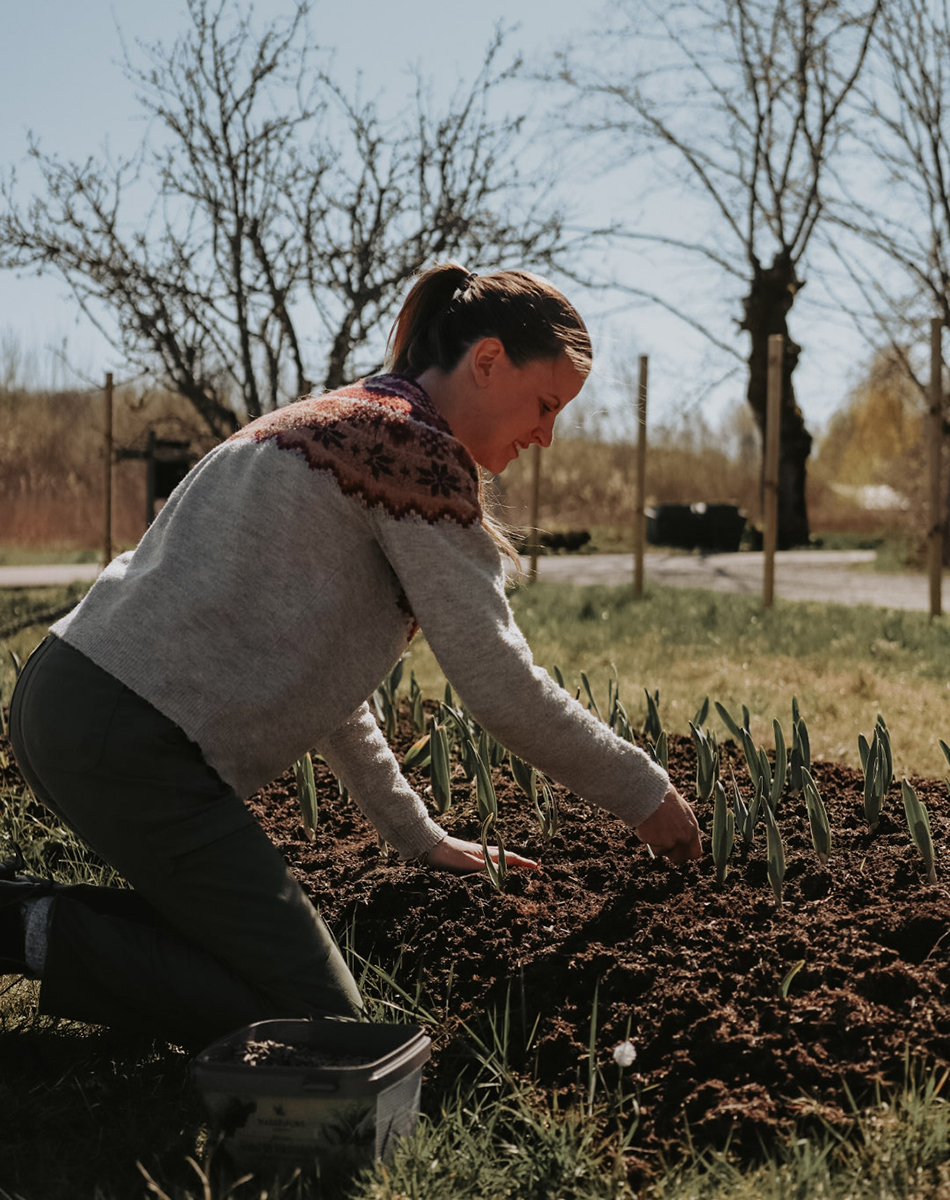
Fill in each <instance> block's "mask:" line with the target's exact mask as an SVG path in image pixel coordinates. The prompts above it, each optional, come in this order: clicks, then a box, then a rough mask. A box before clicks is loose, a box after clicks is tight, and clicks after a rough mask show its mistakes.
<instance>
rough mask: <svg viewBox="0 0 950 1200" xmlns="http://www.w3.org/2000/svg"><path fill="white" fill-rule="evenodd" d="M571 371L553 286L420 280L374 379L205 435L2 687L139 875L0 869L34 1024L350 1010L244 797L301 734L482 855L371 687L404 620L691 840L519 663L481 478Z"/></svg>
mask: <svg viewBox="0 0 950 1200" xmlns="http://www.w3.org/2000/svg"><path fill="white" fill-rule="evenodd" d="M590 362H591V348H590V340H589V337H588V334H587V330H586V329H585V327H584V324H583V322H582V321H581V318H580V316H579V315H578V314H577V312H576V311H575V309H574V308H573V307H572V306H571V305H570V304H569V303H568V301H567V300H566V299H565V298H564V297H563V296H562V295H561V294H560V292H558V291H557V290H556V289H555V288H553V287H552V286H551V285H550V284H549V283H547V282H546V281H545V280H543V279H540V278H538V277H536V276H533V275H530V274H527V273H525V272H521V271H499V272H497V273H494V274H491V275H486V276H481V277H479V276H476V275H474V274H472V273H470V272H468V271H466V270H465V269H464V268H463V267H459V266H457V265H455V264H445V265H441V266H437V267H434V268H433V269H431V270H430V271H428V272H426V273H425V274H423V275H422V276H421V277H420V278H419V279H418V280H417V282H416V283H415V285H414V287H413V288H412V289H411V291H410V293H409V295H408V297H407V299H406V302H405V304H404V306H403V309H402V311H401V313H400V315H399V317H398V318H397V321H396V324H395V326H394V329H393V337H392V343H391V353H390V362H389V373H387V374H383V375H379V376H376V377H374V378H370V379H364V380H362V381H360V382H358V383H355V384H353V385H351V386H349V387H344V388H340V389H339V390H337V391H335V392H331V393H329V394H327V395H324V396H319V397H308V398H305V399H303V400H300V401H298V402H296V403H294V404H290V405H288V406H286V407H285V408H281V409H278V410H277V411H276V412H273V413H270V414H268V415H266V416H263V417H261V418H259V419H258V420H256V421H253V422H252V423H251V424H249V425H247V426H246V427H245V428H243V429H241V430H240V431H239V432H238V433H236V434H234V436H233V437H231V438H229V439H228V440H227V441H225V442H224V443H222V444H221V445H220V446H218V447H216V448H215V449H214V450H213V451H211V453H210V454H208V455H207V456H206V457H205V458H204V459H202V460H201V462H199V463H198V464H197V465H196V466H195V467H194V468H193V470H192V471H191V472H190V473H189V474H188V476H187V477H186V478H185V480H184V481H183V482H182V483H181V484H180V485H179V486H178V488H177V489H176V490H175V492H174V493H173V495H172V496H171V497H170V499H169V500H168V502H167V503H166V504H165V506H164V507H163V508H162V510H161V512H160V513H159V515H158V516H157V518H156V519H155V521H154V523H153V524H152V526H151V527H150V528H149V530H148V532H147V533H146V534H145V536H144V537H143V538H142V541H141V542H140V543H139V545H138V547H137V548H136V549H135V550H134V551H132V552H130V553H128V554H124V555H122V556H121V557H120V558H118V559H116V560H115V561H114V562H112V563H110V564H109V566H108V567H107V568H106V569H105V570H104V571H103V572H102V574H101V575H100V576H99V578H98V580H97V581H96V583H95V584H94V586H93V587H92V589H91V590H90V591H89V593H88V594H87V595H86V597H85V598H84V599H83V600H82V601H81V603H80V604H79V605H78V606H77V607H76V608H75V609H74V610H73V611H72V612H71V613H69V614H68V615H67V616H66V617H64V618H63V619H62V620H61V621H59V622H58V623H57V624H55V625H54V626H53V627H52V629H51V632H50V634H49V636H48V637H47V638H46V640H45V641H44V642H43V643H42V644H41V646H40V647H39V648H38V649H37V650H36V651H35V652H34V654H33V655H32V656H31V657H30V659H29V661H28V663H27V665H26V667H25V669H24V671H23V672H22V675H21V677H20V680H19V682H18V685H17V688H16V691H15V693H14V697H13V702H12V706H11V720H10V735H11V740H12V743H13V747H14V752H15V754H16V757H17V761H18V763H19V765H20V768H21V770H22V772H23V775H24V777H25V779H26V780H27V782H28V783H29V785H30V787H31V788H32V789H33V791H34V792H35V793H36V795H37V797H39V798H40V799H41V800H42V801H43V802H44V803H45V804H46V805H48V806H49V808H50V809H52V810H53V811H54V812H55V813H57V814H58V815H59V817H60V818H61V819H62V820H63V821H65V822H66V823H67V824H68V825H69V826H71V827H72V828H73V829H74V830H75V831H76V833H77V834H78V835H79V836H80V837H81V838H82V839H83V840H84V841H86V842H87V843H88V844H89V845H90V846H91V847H92V848H93V849H94V850H95V851H96V852H97V853H98V854H99V855H100V856H101V857H102V858H103V859H104V860H105V861H106V862H108V863H111V864H112V866H114V867H115V868H116V870H117V871H119V872H120V873H121V874H122V876H124V878H125V879H126V880H127V881H128V882H129V884H130V885H131V890H128V889H118V888H103V887H92V886H87V885H71V886H59V885H54V884H52V883H51V882H49V881H44V880H36V879H32V878H30V877H27V876H23V875H17V874H16V872H15V867H14V866H13V865H12V864H5V865H4V866H3V867H0V876H2V878H0V970H4V971H7V972H11V971H16V972H22V973H26V974H31V975H33V976H35V977H40V978H41V979H42V985H41V989H40V1007H41V1010H42V1011H44V1012H48V1013H54V1014H59V1015H61V1016H67V1017H73V1018H77V1019H80V1020H85V1021H90V1022H95V1023H101V1024H112V1025H116V1026H120V1027H125V1028H136V1029H142V1030H145V1031H149V1032H151V1033H154V1034H156V1035H161V1036H164V1037H166V1038H168V1039H169V1040H171V1041H175V1042H179V1043H181V1044H183V1045H199V1046H200V1045H203V1044H205V1043H207V1042H209V1041H211V1040H213V1039H214V1038H217V1037H219V1036H221V1035H222V1034H224V1033H226V1032H229V1031H230V1030H232V1029H236V1028H238V1027H240V1026H243V1025H246V1024H249V1023H251V1022H253V1021H257V1020H262V1019H266V1018H268V1017H288V1018H290V1017H300V1016H306V1015H340V1016H356V1015H358V1014H359V1012H360V996H359V993H358V990H357V987H356V984H355V981H354V980H353V978H352V976H351V975H350V973H349V971H348V970H347V968H346V966H345V964H344V962H343V959H342V957H341V955H340V953H339V951H338V950H337V949H336V947H335V945H334V943H333V941H332V939H331V937H330V935H329V932H328V931H327V929H326V928H325V926H324V924H323V922H322V920H321V918H320V917H319V916H318V914H317V912H316V910H315V909H314V907H313V906H312V904H311V903H310V901H309V900H308V899H307V897H306V896H305V895H304V893H303V891H302V890H301V888H300V887H299V886H298V884H297V883H296V882H295V880H294V878H293V876H292V875H291V873H290V871H289V870H288V867H287V865H286V863H285V862H284V860H283V858H282V857H281V855H280V854H279V853H278V851H277V850H276V849H275V847H274V846H273V845H272V844H271V843H270V841H269V840H268V839H267V837H266V835H265V834H264V832H263V830H262V829H261V828H260V826H259V825H258V824H257V823H256V821H255V819H254V817H253V816H252V814H251V813H250V812H249V810H248V809H247V808H246V807H245V805H244V804H243V803H242V798H246V797H248V796H250V795H251V794H252V793H254V792H255V791H257V789H259V788H260V787H262V786H263V785H264V784H267V783H269V782H270V781H271V780H272V779H274V778H275V777H276V776H277V775H279V774H280V773H281V772H283V771H284V770H285V769H286V768H287V767H288V766H289V765H290V764H291V763H293V762H294V761H295V760H296V759H298V758H299V757H301V756H302V755H303V754H304V753H305V752H307V751H308V750H311V749H314V748H315V749H316V750H317V751H318V752H319V753H320V754H321V755H322V756H323V758H324V759H325V760H326V762H327V763H328V765H329V766H330V768H331V769H332V770H333V772H334V773H335V774H336V775H337V776H338V778H339V779H340V780H341V781H342V783H343V784H344V785H345V787H346V788H347V790H348V791H349V794H350V796H351V797H352V798H353V799H354V800H355V802H356V803H357V804H358V805H359V807H360V808H361V809H362V811H363V812H364V813H365V814H366V816H367V817H368V818H369V819H370V821H372V823H373V824H374V825H375V826H376V828H377V830H378V831H379V833H380V835H381V836H382V837H383V838H384V839H385V841H386V842H387V843H388V844H389V845H390V846H392V847H394V848H395V849H396V850H397V851H398V852H399V854H400V855H401V856H402V857H403V858H405V859H412V858H421V859H423V860H425V861H426V862H427V863H428V864H429V866H431V867H437V868H443V869H447V870H451V871H477V870H480V869H483V868H484V865H485V864H484V858H483V852H482V848H481V846H480V845H479V844H477V843H473V842H466V841H463V840H460V839H458V838H455V837H451V836H449V835H447V834H446V832H445V830H443V829H442V828H440V827H439V825H438V824H437V823H436V822H435V821H433V820H432V818H431V817H430V816H429V814H428V812H427V811H426V808H425V806H424V805H423V803H422V801H421V800H420V798H419V796H417V795H416V794H415V792H413V791H412V789H411V788H410V786H409V785H408V783H407V782H406V780H405V779H404V778H403V776H402V774H401V772H400V770H399V766H398V764H397V762H396V759H395V758H394V756H393V754H392V752H391V751H390V749H389V747H388V746H387V744H386V742H385V740H384V738H383V736H382V734H381V732H380V730H379V727H378V725H377V722H376V720H375V718H374V716H373V713H372V711H371V709H370V706H369V704H368V703H367V697H368V696H370V695H371V694H372V692H373V690H374V689H375V688H376V687H377V686H378V684H379V682H380V681H381V680H382V679H383V678H385V676H386V675H387V674H388V672H389V671H390V670H391V669H392V667H393V665H394V663H395V662H396V660H397V659H398V658H399V657H400V655H401V654H402V653H403V652H404V651H405V649H406V645H407V643H408V642H409V640H410V639H411V637H412V635H413V632H414V631H415V629H416V628H417V622H418V626H419V627H421V628H422V629H423V630H424V632H425V635H426V638H427V640H428V642H429V645H430V646H431V648H432V650H433V651H434V653H435V655H436V658H437V659H438V661H439V664H440V665H441V667H442V669H443V671H444V672H445V675H446V677H447V678H448V679H449V681H450V682H451V684H452V686H453V688H455V690H456V691H457V693H458V694H459V696H460V697H461V699H462V700H463V702H464V703H465V705H466V706H467V707H468V708H469V710H470V711H471V713H472V714H473V716H474V717H475V719H476V720H477V721H478V722H479V723H480V724H481V725H483V726H484V727H485V728H486V729H488V730H489V732H490V733H491V734H493V735H494V737H496V738H497V739H498V740H499V741H500V742H502V743H503V744H504V745H505V746H507V747H508V748H509V749H510V750H512V751H513V752H514V753H515V754H517V755H519V756H520V757H522V758H523V759H525V760H526V761H527V762H529V763H531V764H533V765H534V766H535V767H537V768H539V769H540V770H542V771H544V772H545V773H546V774H548V775H550V776H551V777H552V778H553V779H555V780H557V781H558V782H560V783H562V784H564V785H565V786H567V787H568V788H570V789H571V790H572V791H574V792H576V793H577V794H578V795H579V796H582V797H583V798H585V799H586V800H589V801H591V802H594V803H596V804H598V805H601V806H602V807H603V808H605V809H606V810H607V811H608V812H611V813H613V814H615V815H616V816H618V817H621V818H622V819H623V820H624V821H626V822H627V823H628V824H629V825H631V826H633V827H634V829H635V830H636V832H637V834H638V835H639V836H640V838H641V839H642V840H643V841H645V842H648V843H649V844H651V845H652V846H653V847H654V849H655V850H656V851H658V852H660V853H665V854H668V855H669V856H670V857H671V858H672V859H673V860H674V861H683V860H684V859H685V858H687V857H696V856H698V855H699V853H700V843H699V833H698V828H697V825H696V821H695V818H694V816H693V813H692V810H691V809H690V807H689V805H688V804H686V803H685V801H684V800H683V799H682V798H681V797H680V796H679V794H678V793H677V792H676V790H675V789H674V788H673V787H672V786H671V785H670V782H669V779H668V777H667V775H666V773H665V772H664V771H663V770H662V769H661V768H660V767H659V766H658V765H657V764H656V763H654V762H653V761H652V760H651V759H650V758H649V757H648V756H647V755H645V754H644V753H643V752H642V751H641V750H639V749H638V748H636V747H634V746H632V745H630V744H629V743H628V742H626V741H623V740H622V739H620V738H618V737H616V736H614V734H613V733H611V731H610V730H609V729H608V728H607V727H606V726H605V725H604V724H603V723H602V722H600V721H598V720H597V719H596V718H594V717H593V716H592V715H591V714H590V713H588V712H587V711H586V710H585V709H584V708H583V707H582V706H581V705H580V704H579V703H577V702H576V701H575V700H574V699H573V698H572V697H571V696H570V695H569V694H568V693H567V692H565V691H564V690H563V689H562V688H560V687H558V686H557V685H556V684H555V683H554V682H553V681H552V680H551V679H550V678H549V677H548V675H547V674H546V673H545V672H544V671H542V670H541V669H540V668H538V667H536V666H535V665H534V663H533V661H532V657H531V652H530V650H529V648H528V645H527V643H526V642H525V640H524V638H523V636H522V635H521V633H520V631H519V630H518V628H517V626H516V625H515V623H514V620H513V618H512V614H511V610H510V608H509V606H508V603H507V600H506V598H505V570H504V565H503V553H501V552H500V551H502V550H504V548H505V547H504V544H503V538H502V536H501V534H500V533H499V531H498V530H497V529H496V528H495V527H494V526H493V524H492V523H491V521H490V520H489V518H488V517H487V516H486V514H485V513H484V512H483V510H482V503H481V488H480V477H479V467H482V468H484V469H485V470H486V471H490V472H499V471H502V470H503V469H504V467H505V466H506V465H507V463H509V462H510V461H512V459H514V458H516V457H517V456H518V453H519V451H521V450H523V449H525V448H526V447H527V446H529V445H531V444H532V443H540V444H541V445H542V446H546V445H548V444H549V442H550V440H551V436H552V430H553V426H554V421H555V418H556V417H557V414H558V413H559V412H560V411H561V410H563V408H564V407H565V405H566V404H567V403H568V402H569V401H570V400H571V399H572V398H573V397H574V396H575V395H576V394H577V392H578V391H579V390H580V388H581V386H582V385H583V382H584V379H585V378H586V375H587V373H588V371H589V369H590ZM490 852H493V851H490ZM508 863H509V865H512V866H516V867H523V868H526V867H533V866H536V864H535V863H532V862H530V861H529V860H526V859H523V858H519V857H518V856H516V855H513V854H509V855H508Z"/></svg>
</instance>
